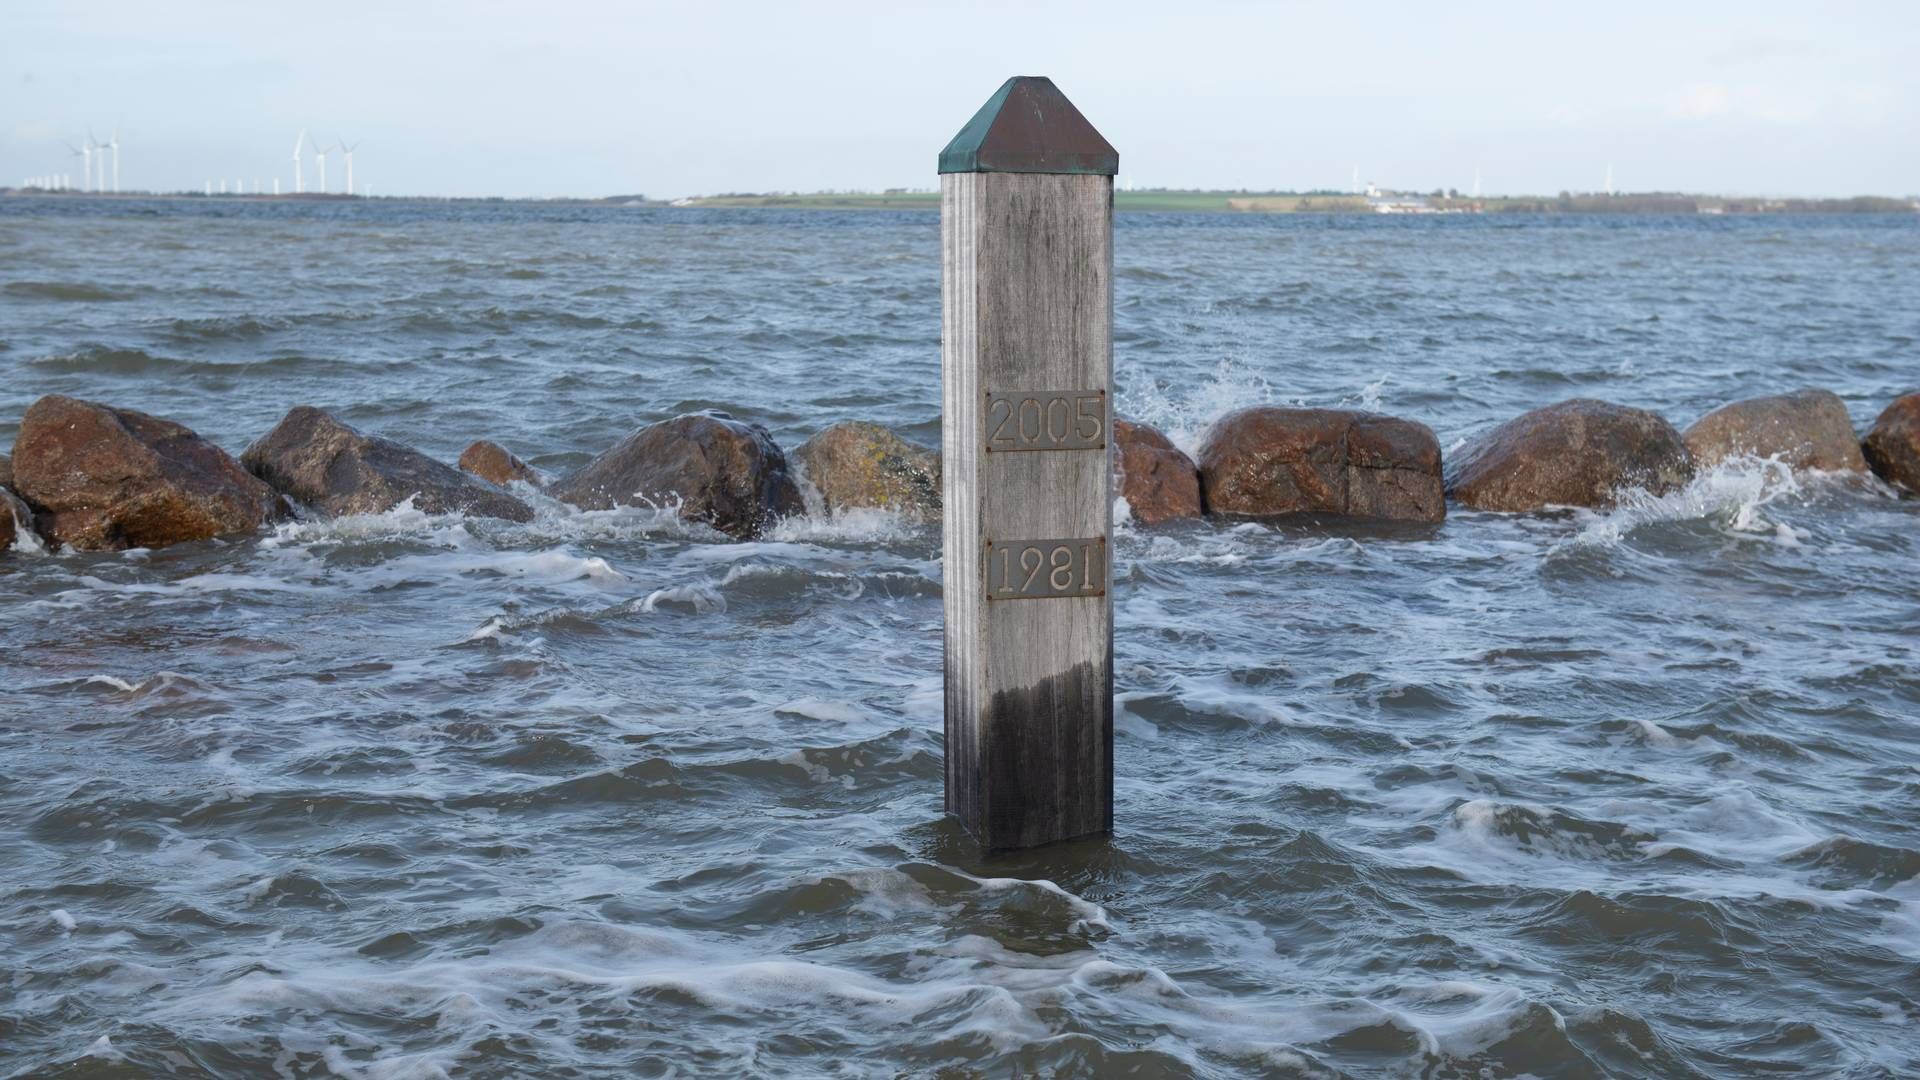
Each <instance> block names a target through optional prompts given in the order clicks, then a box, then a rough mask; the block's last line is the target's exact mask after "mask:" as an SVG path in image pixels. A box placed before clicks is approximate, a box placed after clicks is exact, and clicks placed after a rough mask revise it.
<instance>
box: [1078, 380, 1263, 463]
mask: <svg viewBox="0 0 1920 1080" xmlns="http://www.w3.org/2000/svg"><path fill="white" fill-rule="evenodd" d="M1272 400H1273V387H1272V385H1271V384H1270V383H1269V382H1268V381H1267V378H1266V376H1264V375H1262V374H1260V373H1259V372H1258V371H1255V370H1253V369H1252V368H1250V367H1247V366H1245V365H1242V364H1237V363H1235V362H1234V361H1232V360H1222V361H1220V362H1219V363H1218V364H1216V365H1215V366H1214V369H1213V371H1212V373H1211V374H1210V375H1208V377H1207V378H1206V379H1204V380H1202V381H1201V382H1199V383H1197V384H1194V385H1193V387H1192V389H1190V390H1189V391H1188V392H1187V393H1186V394H1185V395H1184V396H1182V397H1180V398H1178V399H1175V398H1173V397H1169V396H1168V394H1167V392H1166V391H1165V390H1164V389H1162V388H1161V387H1159V386H1157V385H1155V384H1154V383H1153V381H1152V380H1151V379H1137V380H1130V381H1129V384H1128V386H1127V387H1126V388H1125V389H1123V390H1122V391H1121V392H1120V393H1119V394H1118V395H1116V397H1115V401H1114V413H1115V415H1119V416H1125V417H1129V418H1131V419H1133V420H1137V421H1139V422H1140V423H1143V424H1151V425H1153V426H1154V427H1156V428H1159V429H1160V431H1161V432H1162V433H1164V434H1165V435H1166V437H1167V438H1168V440H1170V441H1171V442H1172V443H1173V444H1174V445H1175V446H1177V447H1179V448H1180V449H1181V450H1183V451H1185V452H1186V453H1187V454H1189V455H1193V454H1197V453H1199V450H1200V443H1201V441H1202V440H1203V439H1205V438H1206V434H1207V429H1208V428H1209V427H1212V426H1213V422H1214V421H1215V420H1217V419H1219V418H1220V417H1222V416H1224V415H1226V414H1227V413H1229V412H1232V411H1234V410H1235V409H1244V408H1247V407H1249V406H1253V405H1265V404H1268V403H1270V402H1272Z"/></svg>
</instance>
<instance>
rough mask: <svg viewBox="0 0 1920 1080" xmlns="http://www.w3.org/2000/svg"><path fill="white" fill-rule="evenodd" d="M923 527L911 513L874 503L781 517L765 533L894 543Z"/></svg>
mask: <svg viewBox="0 0 1920 1080" xmlns="http://www.w3.org/2000/svg"><path fill="white" fill-rule="evenodd" d="M924 529H925V525H924V524H923V523H922V522H921V521H920V520H919V519H918V518H916V517H915V516H913V515H909V514H903V513H900V512H898V511H894V510H884V509H880V508H877V507H843V508H841V509H838V510H834V511H833V512H831V513H825V512H822V513H808V514H805V515H794V516H791V517H785V518H781V519H780V520H779V521H777V522H775V523H774V526H773V528H771V529H769V530H767V537H768V539H771V540H778V541H787V542H812V543H856V544H874V543H896V542H899V541H903V540H911V539H915V538H917V537H919V536H920V535H921V534H922V532H923V530H924Z"/></svg>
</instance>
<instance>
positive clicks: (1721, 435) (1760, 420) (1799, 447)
mask: <svg viewBox="0 0 1920 1080" xmlns="http://www.w3.org/2000/svg"><path fill="white" fill-rule="evenodd" d="M1685 438H1686V443H1687V450H1688V451H1690V452H1691V453H1692V454H1693V463H1694V466H1695V467H1696V468H1701V469H1708V468H1712V467H1713V466H1715V465H1718V464H1720V463H1721V462H1722V461H1725V460H1727V459H1728V458H1732V457H1740V456H1742V455H1747V454H1751V455H1753V456H1755V457H1763V458H1764V457H1773V456H1775V455H1778V456H1779V459H1780V460H1781V461H1783V462H1785V463H1786V464H1787V465H1788V466H1790V467H1791V468H1794V469H1817V470H1821V471H1824V472H1865V471H1866V470H1867V461H1866V459H1865V458H1863V457H1861V456H1860V442H1859V440H1858V439H1857V438H1855V436H1854V434H1853V420H1852V419H1851V418H1849V417H1848V416H1847V403H1846V402H1844V401H1841V400H1840V396H1839V395H1838V394H1835V393H1833V392H1831V391H1828V390H1795V391H1794V392H1793V393H1791V394H1776V395H1774V396H1772V397H1758V398H1749V399H1747V400H1746V401H1736V402H1733V403H1732V404H1729V405H1722V406H1720V407H1719V408H1717V409H1715V410H1713V411H1712V412H1710V413H1708V414H1707V415H1705V416H1703V417H1701V418H1700V419H1698V420H1695V421H1694V422H1693V426H1692V427H1690V428H1688V429H1687V433H1686V436H1685Z"/></svg>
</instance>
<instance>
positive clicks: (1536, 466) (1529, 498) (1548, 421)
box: [1447, 398, 1693, 511]
mask: <svg viewBox="0 0 1920 1080" xmlns="http://www.w3.org/2000/svg"><path fill="white" fill-rule="evenodd" d="M1692 476H1693V458H1692V455H1690V454H1689V453H1688V452H1687V444H1686V443H1685V442H1684V441H1682V439H1681V438H1680V433H1679V432H1678V431H1675V430H1674V429H1673V425H1672V424H1669V423H1667V422H1666V421H1665V420H1663V419H1661V418H1660V417H1659V416H1658V415H1656V414H1654V413H1650V412H1648V411H1646V410H1645V409H1630V408H1627V407H1626V406H1624V405H1613V404H1609V403H1608V402H1604V401H1592V400H1589V399H1586V398H1575V399H1573V400H1571V401H1562V402H1560V403H1559V404H1557V405H1549V406H1547V407H1546V408H1544V409H1535V410H1534V411H1532V412H1530V413H1523V414H1521V415H1520V416H1516V417H1514V418H1513V419H1512V420H1509V421H1507V422H1506V423H1504V424H1501V425H1500V426H1499V427H1497V428H1494V429H1493V430H1492V431H1489V432H1487V433H1486V434H1484V435H1481V436H1480V437H1479V438H1477V439H1475V440H1473V441H1472V442H1471V443H1469V444H1468V445H1467V448H1466V449H1465V450H1464V451H1463V452H1462V453H1461V454H1459V455H1458V456H1457V457H1455V458H1454V459H1453V466H1452V468H1450V469H1449V470H1448V475H1447V494H1448V495H1450V496H1452V497H1453V498H1454V499H1455V500H1457V501H1458V502H1460V503H1461V504H1462V505H1465V506H1471V507H1473V508H1474V509H1476V510H1505V511H1524V510H1539V509H1541V508H1542V507H1545V506H1548V505H1558V506H1611V505H1613V502H1614V500H1615V498H1616V497H1617V495H1618V493H1619V492H1621V491H1622V490H1625V489H1627V488H1635V487H1639V488H1645V489H1647V490H1648V491H1651V492H1653V493H1654V494H1656V495H1663V494H1665V493H1667V492H1669V491H1673V490H1675V489H1676V488H1679V487H1682V486H1684V485H1685V484H1686V482H1687V481H1688V480H1689V479H1691V478H1692Z"/></svg>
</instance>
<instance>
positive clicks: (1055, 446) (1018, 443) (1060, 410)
mask: <svg viewBox="0 0 1920 1080" xmlns="http://www.w3.org/2000/svg"><path fill="white" fill-rule="evenodd" d="M986 426H987V453H989V454H993V453H1007V452H1009V451H1015V450H1099V449H1101V448H1102V447H1105V446H1106V445H1107V394H1106V391H1104V390H1027V391H1023V392H1018V393H1012V394H993V393H989V394H988V395H987V412H986Z"/></svg>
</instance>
